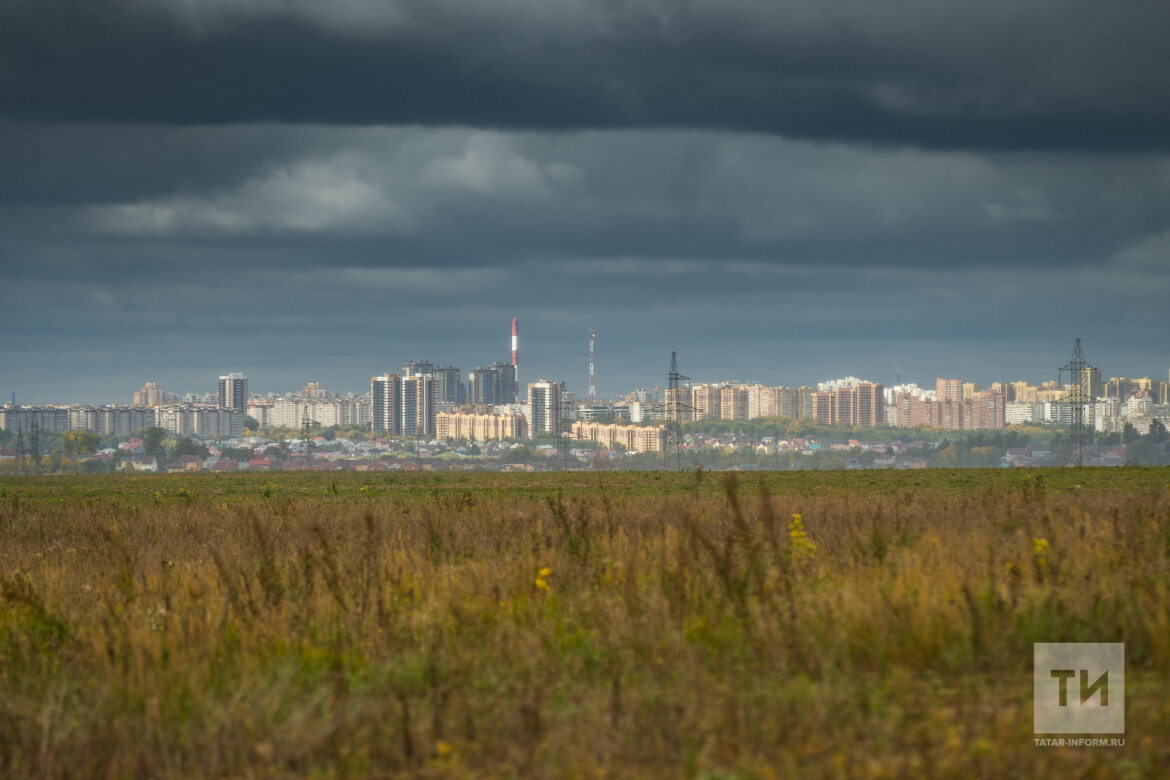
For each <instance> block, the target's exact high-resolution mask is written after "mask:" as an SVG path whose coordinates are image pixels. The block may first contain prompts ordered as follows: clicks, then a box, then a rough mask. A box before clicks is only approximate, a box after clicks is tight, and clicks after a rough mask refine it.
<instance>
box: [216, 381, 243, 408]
mask: <svg viewBox="0 0 1170 780" xmlns="http://www.w3.org/2000/svg"><path fill="white" fill-rule="evenodd" d="M219 405H220V407H221V408H223V409H233V410H235V411H237V412H239V413H240V414H244V412H245V410H246V409H247V407H248V377H246V376H244V375H243V374H226V375H224V376H221V377H220V378H219Z"/></svg>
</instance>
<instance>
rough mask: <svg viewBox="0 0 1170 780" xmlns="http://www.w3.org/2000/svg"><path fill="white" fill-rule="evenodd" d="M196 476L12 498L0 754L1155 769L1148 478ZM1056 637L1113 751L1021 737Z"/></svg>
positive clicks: (275, 768) (783, 771)
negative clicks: (821, 483)
mask: <svg viewBox="0 0 1170 780" xmlns="http://www.w3.org/2000/svg"><path fill="white" fill-rule="evenodd" d="M705 478H706V479H708V480H710V479H714V478H715V477H714V476H712V475H708V476H706V477H705ZM334 491H335V492H336V491H337V488H336V486H335V487H334ZM184 499H187V500H184ZM189 499H191V496H187V497H179V498H174V497H172V498H171V499H168V500H165V501H162V500H160V501H159V503H158V505H152V504H144V505H135V506H128V505H124V504H119V503H118V502H117V501H112V500H107V499H102V498H89V499H81V498H78V499H77V500H75V501H66V502H65V503H30V502H27V501H22V500H20V499H18V498H15V499H5V500H4V502H3V504H2V505H0V774H2V775H5V776H13V777H16V776H28V777H79V776H95V775H101V776H117V777H123V776H174V777H178V776H182V777H192V776H225V775H231V776H271V775H302V774H318V775H330V776H331V775H354V776H369V775H373V776H418V775H422V776H433V777H463V776H484V775H487V776H505V777H511V776H515V777H562V776H567V777H586V776H588V777H597V776H600V775H602V774H604V775H608V776H611V777H638V776H644V777H658V776H686V777H705V776H706V777H715V776H744V777H750V776H758V777H772V776H791V777H891V778H892V777H908V776H935V777H988V778H992V777H1008V776H1046V775H1054V776H1055V775H1056V774H1057V773H1061V774H1070V773H1071V774H1073V775H1075V776H1084V777H1143V776H1144V777H1163V776H1165V775H1166V773H1167V770H1168V769H1170V743H1168V741H1167V739H1166V735H1167V734H1170V695H1168V694H1170V677H1168V674H1167V673H1168V670H1170V666H1168V664H1167V658H1168V657H1170V576H1168V575H1170V490H1166V489H1162V490H1146V491H1140V492H1130V493H1119V492H1117V493H1115V492H1110V491H1096V492H1091V493H1088V492H1087V493H1084V494H1076V493H1068V494H1061V495H1051V494H1048V493H1046V491H1045V490H1044V486H1043V482H1042V480H1041V481H1040V482H1039V483H1038V482H1037V481H1036V480H1032V481H1028V480H1021V481H1018V482H1017V483H1016V484H1014V485H1013V486H1011V487H1010V488H1004V487H999V488H996V489H990V490H987V491H985V492H983V493H978V494H973V495H966V496H961V497H957V496H956V497H948V496H945V495H939V494H931V495H924V496H921V497H916V496H914V495H912V494H909V493H903V494H901V495H897V496H888V497H865V498H860V497H854V496H850V495H848V494H846V495H841V494H834V495H833V496H831V497H824V498H817V497H811V498H810V497H788V496H785V495H768V494H767V493H766V492H764V493H761V492H760V491H759V490H758V489H757V488H755V487H754V486H748V487H740V486H737V485H736V484H735V483H734V481H732V482H728V483H727V484H726V486H725V489H724V492H723V494H722V495H717V496H713V495H711V494H710V493H709V492H707V491H703V490H699V489H696V490H694V491H682V492H680V493H678V494H677V495H674V496H669V497H654V498H645V497H637V496H633V495H629V494H623V493H608V492H604V491H599V492H598V493H596V494H594V495H591V496H578V497H575V498H572V499H559V498H552V499H541V500H535V499H524V498H522V497H521V498H517V497H501V498H492V497H490V496H486V495H477V494H476V493H475V491H470V492H466V493H459V492H454V493H452V492H451V491H446V492H445V493H443V494H441V493H439V492H438V491H436V492H435V493H434V495H433V496H432V497H431V498H430V499H429V500H427V501H422V502H418V501H414V502H410V503H406V502H403V503H398V502H396V501H395V500H394V498H393V494H392V493H391V497H390V498H389V499H379V500H378V501H376V502H369V501H363V500H360V498H359V497H357V496H355V497H354V498H353V500H338V501H335V502H331V503H311V502H309V501H306V500H266V501H259V502H252V503H247V504H245V503H235V504H233V503H230V502H229V503H219V504H211V503H201V502H199V501H198V500H189ZM796 516H799V519H798V518H797V517H796ZM1055 641H1069V642H1076V641H1083V642H1125V643H1126V649H1127V691H1126V693H1127V697H1128V707H1127V735H1126V736H1127V744H1126V746H1125V747H1124V748H1110V749H1105V748H1096V749H1077V750H1073V749H1068V750H1064V749H1046V748H1038V747H1036V746H1035V745H1034V743H1033V735H1032V720H1031V718H1032V711H1031V694H1032V677H1031V661H1032V643H1034V642H1055Z"/></svg>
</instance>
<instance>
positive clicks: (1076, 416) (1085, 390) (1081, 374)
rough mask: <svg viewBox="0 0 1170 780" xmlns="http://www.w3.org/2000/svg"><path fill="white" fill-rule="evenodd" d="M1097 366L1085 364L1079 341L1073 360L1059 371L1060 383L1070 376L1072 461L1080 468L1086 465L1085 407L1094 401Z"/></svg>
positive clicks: (1069, 402) (1074, 350)
mask: <svg viewBox="0 0 1170 780" xmlns="http://www.w3.org/2000/svg"><path fill="white" fill-rule="evenodd" d="M1094 370H1095V366H1090V365H1089V364H1088V363H1086V362H1085V355H1084V353H1083V352H1081V340H1080V339H1077V341H1076V344H1075V345H1074V346H1073V354H1072V360H1070V361H1069V362H1068V364H1067V365H1064V366H1061V367H1060V369H1059V377H1060V382H1061V383H1064V379H1065V374H1067V375H1068V379H1069V384H1070V385H1071V389H1070V390H1069V393H1068V396H1067V401H1066V403H1068V404H1069V405H1070V406H1071V409H1070V411H1071V419H1070V424H1069V432H1068V433H1069V440H1070V442H1071V443H1072V452H1071V460H1072V462H1073V463H1075V464H1076V465H1078V466H1081V465H1083V463H1084V454H1085V405H1086V404H1088V403H1089V402H1090V401H1091V400H1092V399H1091V398H1090V397H1089V396H1090V389H1091V388H1090V387H1089V385H1090V382H1091V379H1090V378H1091V373H1090V372H1091V371H1094Z"/></svg>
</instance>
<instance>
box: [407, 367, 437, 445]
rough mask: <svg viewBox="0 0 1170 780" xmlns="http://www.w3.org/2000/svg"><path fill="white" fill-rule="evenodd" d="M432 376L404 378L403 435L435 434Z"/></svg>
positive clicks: (420, 375) (423, 375) (421, 375)
mask: <svg viewBox="0 0 1170 780" xmlns="http://www.w3.org/2000/svg"><path fill="white" fill-rule="evenodd" d="M433 381H434V378H433V377H432V376H431V375H430V374H418V375H415V376H407V377H403V378H402V404H401V407H400V408H401V409H402V427H401V431H402V435H403V436H433V435H434V434H435V406H434V401H433V397H432V393H433V392H434V390H433V387H432V382H433Z"/></svg>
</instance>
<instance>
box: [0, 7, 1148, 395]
mask: <svg viewBox="0 0 1170 780" xmlns="http://www.w3.org/2000/svg"><path fill="white" fill-rule="evenodd" d="M1167 8H1170V6H1166V5H1165V4H1164V3H1161V2H1159V3H1157V4H1155V3H1151V2H1136V3H1128V4H1126V5H1125V6H1124V10H1122V11H1119V10H1118V8H1117V7H1115V6H1107V5H1104V4H1099V3H1087V2H1085V3H1082V2H1038V3H1018V2H1017V3H1007V2H998V0H993V1H991V2H985V3H980V4H978V5H972V6H970V8H960V7H957V6H956V5H955V4H950V3H938V2H927V0H891V2H887V3H880V4H878V3H851V2H849V3H847V2H836V1H832V0H831V1H827V2H807V3H806V2H799V3H798V2H762V1H761V2H758V3H756V2H737V1H736V0H719V2H715V1H713V0H712V1H711V2H707V1H705V0H694V1H693V2H669V1H665V0H664V1H663V2H653V0H648V1H647V2H634V3H616V2H597V0H560V1H559V2H555V3H550V2H547V0H506V1H505V2H498V3H484V2H472V1H471V0H466V1H465V0H428V2H421V1H420V2H401V3H386V2H377V1H376V0H335V2H331V3H320V2H316V0H152V1H151V2H148V1H147V0H120V1H118V2H103V3H82V2H77V3H66V2H62V1H61V0H40V1H39V2H32V1H31V0H29V1H27V2H25V1H22V0H0V271H2V273H3V275H2V279H3V282H4V285H5V288H4V289H5V292H6V296H5V305H4V306H3V307H0V332H2V333H3V334H5V336H6V338H5V339H3V340H0V392H4V393H7V392H8V391H11V390H16V391H17V392H18V394H19V395H20V396H21V397H22V398H24V399H25V400H30V401H31V400H45V401H49V400H60V401H108V400H118V399H122V400H128V397H129V393H130V392H132V391H133V390H134V389H137V387H139V386H141V383H142V382H143V381H145V380H146V379H158V380H160V381H162V382H163V384H164V386H166V387H167V388H168V389H169V390H193V391H204V390H210V389H213V380H214V378H215V377H216V376H218V375H219V374H220V373H223V372H224V371H229V370H244V371H245V372H247V373H248V374H249V376H250V378H251V380H252V387H253V389H255V390H260V391H268V390H274V391H285V390H289V389H295V388H296V387H300V386H301V385H302V384H303V383H304V382H305V381H306V380H307V379H309V378H319V379H322V380H323V381H325V383H326V384H327V385H328V386H329V387H331V388H332V389H337V390H364V389H366V388H368V382H369V377H370V376H371V375H372V374H374V373H381V372H383V371H386V370H395V369H396V368H397V367H398V366H400V365H401V363H402V362H403V361H405V360H409V359H412V358H422V359H430V360H434V361H436V362H450V363H453V364H455V365H458V366H460V367H462V368H463V369H464V370H466V369H468V368H471V367H473V366H476V365H480V364H485V363H490V362H492V361H494V360H498V359H504V358H506V357H507V356H508V346H509V344H508V325H509V323H510V321H511V318H512V316H516V315H518V316H519V317H520V319H521V351H522V357H521V362H522V377H523V378H524V379H529V380H530V379H535V378H536V377H537V376H538V375H539V376H545V377H549V378H554V379H563V380H566V381H568V382H569V384H570V389H578V390H582V389H583V380H584V377H585V359H584V355H585V350H586V346H587V343H586V334H587V332H588V327H589V326H590V325H593V326H595V327H596V329H597V332H598V336H599V338H598V388H599V390H600V391H601V392H602V394H608V393H611V392H617V391H620V390H626V389H629V388H630V387H633V386H637V385H653V384H655V383H658V384H661V382H662V374H663V373H664V371H665V364H666V361H667V360H668V359H669V352H670V350H672V349H679V350H680V355H681V357H682V359H683V361H684V363H685V368H684V369H683V370H684V372H685V373H690V374H691V375H692V376H694V377H696V378H701V379H712V380H719V379H731V378H735V379H743V380H760V381H765V382H770V383H780V382H783V383H787V384H794V385H795V384H801V383H810V382H816V381H818V380H823V379H827V378H830V377H832V376H839V375H844V374H855V375H860V376H866V377H868V378H872V379H876V380H879V381H883V382H887V383H888V382H890V381H893V379H894V378H895V377H896V376H897V375H898V374H902V375H903V378H904V379H916V380H918V381H923V382H930V381H932V380H933V378H934V376H937V375H941V374H952V375H960V376H964V377H966V378H968V379H973V380H975V381H984V380H986V381H990V380H991V379H996V378H998V379H1014V378H1028V379H1048V378H1052V376H1051V375H1052V373H1053V371H1052V368H1054V366H1055V365H1059V364H1061V363H1063V362H1064V361H1065V360H1067V354H1065V352H1067V345H1068V344H1071V340H1072V338H1074V337H1076V336H1081V337H1083V338H1084V339H1085V342H1086V349H1088V350H1089V357H1090V360H1091V361H1093V362H1095V363H1097V364H1098V365H1101V366H1102V368H1103V370H1104V371H1105V372H1106V373H1109V372H1110V371H1114V370H1116V372H1117V373H1126V372H1128V373H1131V374H1136V375H1143V374H1153V373H1155V368H1156V369H1157V372H1156V373H1157V374H1158V375H1160V376H1164V371H1165V368H1166V367H1167V366H1170V355H1166V354H1165V353H1166V350H1165V345H1164V344H1162V343H1161V342H1158V341H1157V339H1158V338H1162V339H1163V340H1164V334H1165V333H1166V332H1168V329H1170V321H1168V320H1167V317H1168V315H1167V311H1168V309H1167V307H1166V305H1165V301H1164V297H1165V294H1164V291H1165V290H1167V289H1170V262H1167V257H1168V256H1170V156H1168V154H1167V148H1168V146H1170V132H1168V131H1170V120H1168V117H1170V81H1168V80H1167V79H1166V78H1165V74H1166V73H1167V72H1170V68H1168V67H1167V66H1168V65H1170V55H1167V47H1164V46H1163V45H1162V42H1161V40H1160V37H1161V36H1162V35H1163V32H1164V30H1165V29H1167V20H1168V19H1167V17H1168V16H1170V12H1168V11H1167V10H1166V9H1167ZM1044 350H1048V351H1049V352H1052V353H1053V354H1049V352H1045V351H1044ZM1160 355H1164V356H1165V357H1166V358H1167V365H1155V366H1154V367H1153V368H1149V367H1147V368H1135V369H1132V370H1131V369H1128V368H1120V366H1126V365H1128V366H1142V365H1145V366H1149V365H1150V359H1151V356H1152V357H1158V356H1160ZM1143 361H1144V362H1143ZM1050 364H1051V365H1050ZM972 366H981V368H979V369H978V371H979V372H981V373H980V376H973V375H971V372H974V371H975V369H974V368H970V367H972ZM1112 366H1119V368H1116V369H1113V368H1112ZM964 367H968V368H964ZM964 372H966V373H964Z"/></svg>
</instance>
